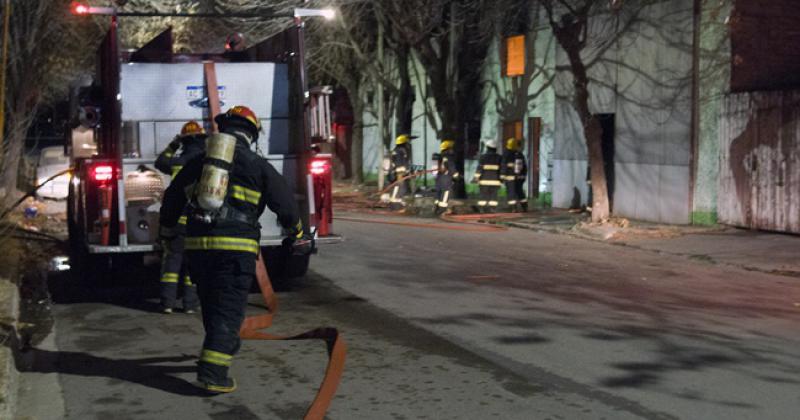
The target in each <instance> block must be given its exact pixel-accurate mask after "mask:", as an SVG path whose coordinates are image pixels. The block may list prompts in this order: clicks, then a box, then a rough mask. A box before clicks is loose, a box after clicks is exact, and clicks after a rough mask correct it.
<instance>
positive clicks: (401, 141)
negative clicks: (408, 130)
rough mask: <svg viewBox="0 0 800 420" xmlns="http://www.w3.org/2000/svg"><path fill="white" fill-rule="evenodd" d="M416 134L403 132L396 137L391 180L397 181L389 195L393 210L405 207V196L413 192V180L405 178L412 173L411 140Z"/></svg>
mask: <svg viewBox="0 0 800 420" xmlns="http://www.w3.org/2000/svg"><path fill="white" fill-rule="evenodd" d="M415 138H416V136H410V135H408V134H401V135H399V136H397V139H395V147H394V150H392V166H391V169H390V175H392V176H393V177H392V178H391V179H390V181H391V182H397V185H395V186H394V188H392V195H391V196H390V197H389V206H390V208H391V209H392V210H400V209H402V208H403V207H405V205H406V203H405V201H404V199H405V197H406V196H407V195H408V194H410V193H411V180H410V179H405V180H403V178H404V177H407V176H408V175H410V174H411V140H412V139H415Z"/></svg>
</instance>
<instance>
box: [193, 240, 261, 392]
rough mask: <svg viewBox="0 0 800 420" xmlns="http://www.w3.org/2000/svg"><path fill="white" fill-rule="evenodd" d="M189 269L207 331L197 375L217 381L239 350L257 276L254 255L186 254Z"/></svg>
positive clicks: (225, 376)
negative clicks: (248, 296)
mask: <svg viewBox="0 0 800 420" xmlns="http://www.w3.org/2000/svg"><path fill="white" fill-rule="evenodd" d="M187 255H188V257H189V270H190V272H191V274H192V279H194V281H195V282H196V283H197V291H198V294H199V295H200V304H201V309H202V313H203V327H204V328H205V331H206V336H205V339H204V340H203V351H202V353H201V355H200V362H199V363H198V364H197V366H198V368H197V376H198V379H200V378H207V379H211V380H212V381H215V382H219V381H222V380H224V379H225V378H227V376H228V368H229V367H230V365H231V362H232V360H233V356H234V355H235V354H236V353H237V352H238V351H239V347H240V346H241V340H240V339H239V329H240V327H241V326H242V321H244V315H245V307H246V305H247V295H248V293H249V292H250V284H251V283H252V282H253V279H254V278H255V273H256V256H255V255H254V254H253V253H250V252H239V251H218V250H208V251H194V250H192V251H188V252H187Z"/></svg>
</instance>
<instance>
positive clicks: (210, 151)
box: [161, 106, 303, 393]
mask: <svg viewBox="0 0 800 420" xmlns="http://www.w3.org/2000/svg"><path fill="white" fill-rule="evenodd" d="M215 121H216V122H217V124H218V125H219V128H220V133H218V134H212V135H210V136H209V140H208V147H207V151H206V153H205V154H204V155H202V156H199V157H197V158H195V159H192V160H191V161H189V162H187V163H186V165H185V166H184V167H183V169H182V170H181V172H180V173H179V174H178V176H177V178H175V180H173V182H172V184H170V186H169V188H168V189H167V191H166V193H165V197H164V206H163V207H162V209H161V226H162V231H161V235H162V236H165V237H170V236H174V229H175V227H176V225H177V223H178V218H179V217H180V215H181V213H182V211H183V209H184V207H185V206H186V205H187V201H188V206H189V209H188V210H187V212H188V221H187V224H186V256H187V258H188V260H189V271H190V273H191V275H192V280H193V281H194V282H195V283H196V284H197V288H198V293H199V295H200V303H201V310H202V314H203V327H204V328H205V333H206V334H205V339H204V341H203V349H202V352H201V355H200V361H199V362H198V363H197V380H198V382H199V386H200V387H202V388H203V389H205V390H207V391H209V392H211V393H224V392H232V391H234V390H235V389H236V381H235V380H234V379H233V378H231V377H229V376H228V369H229V367H230V366H231V363H232V361H233V357H234V355H235V354H236V353H237V352H238V351H239V347H240V344H241V342H240V339H239V328H240V327H241V325H242V321H243V320H244V313H245V305H246V304H247V295H248V292H249V290H250V284H251V283H252V281H253V279H254V278H255V275H256V274H255V272H256V259H257V258H258V252H259V240H260V226H259V224H258V218H259V216H260V215H261V213H262V212H263V211H264V209H265V207H269V209H270V210H271V211H273V212H274V213H275V214H276V215H277V218H278V222H279V223H280V224H281V226H283V228H284V229H285V231H286V232H287V233H288V237H287V239H286V240H285V241H284V242H285V243H286V244H287V245H290V244H292V243H293V242H294V241H295V240H298V239H302V238H303V226H302V222H301V221H300V217H299V214H298V210H297V203H296V202H295V199H294V195H293V193H292V191H291V190H290V188H289V186H288V184H287V182H286V180H285V179H284V178H283V177H282V176H281V174H280V173H278V171H276V170H275V168H274V167H272V165H270V164H269V162H267V160H266V159H264V158H262V157H260V156H258V155H257V154H256V153H255V152H253V151H252V150H251V149H250V147H251V144H253V143H255V141H256V140H257V139H258V135H259V132H260V131H261V124H260V123H259V120H258V118H257V117H256V115H255V114H254V113H253V111H251V110H250V109H249V108H247V107H244V106H235V107H233V108H231V109H229V110H228V111H227V112H225V113H224V114H220V115H218V116H216V118H215Z"/></svg>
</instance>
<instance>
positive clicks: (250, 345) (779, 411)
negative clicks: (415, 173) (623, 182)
mask: <svg viewBox="0 0 800 420" xmlns="http://www.w3.org/2000/svg"><path fill="white" fill-rule="evenodd" d="M378 220H387V219H385V218H378ZM398 220H400V219H392V221H398ZM403 220H405V219H403ZM336 230H337V232H338V233H341V234H344V235H345V236H346V238H347V241H346V242H345V243H343V244H340V245H337V246H331V247H327V248H325V249H323V250H322V251H321V253H320V255H318V256H316V257H315V259H314V260H313V262H312V270H313V271H314V273H312V274H311V275H310V276H309V277H308V278H307V279H305V280H303V281H302V282H300V283H299V284H298V285H297V287H295V288H293V289H292V290H290V291H286V292H282V293H279V298H280V299H281V308H280V312H279V314H278V316H277V318H276V323H275V326H274V327H273V329H272V331H273V332H275V333H290V332H298V331H302V330H305V329H309V328H311V327H316V326H322V325H333V326H336V327H338V328H339V329H340V330H341V331H342V333H343V335H344V337H345V339H346V340H347V343H348V347H349V353H348V360H347V365H346V369H345V375H344V377H343V379H342V384H341V386H340V388H339V392H338V393H337V397H336V399H335V400H334V401H333V404H332V407H331V409H330V411H329V416H328V418H330V419H485V418H498V419H545V418H553V419H558V418H562V419H583V418H586V419H601V418H606V419H628V418H631V419H633V418H648V419H650V418H652V419H662V418H664V419H667V418H686V419H712V418H726V419H738V418H741V419H753V418H758V419H789V418H796V416H797V412H798V411H800V386H798V382H800V377H799V376H798V373H799V372H800V357H798V348H800V339H798V331H800V328H798V326H797V321H798V320H800V308H798V306H797V305H796V303H797V302H800V282H798V280H797V279H791V278H787V277H780V276H771V275H766V274H759V273H752V272H745V271H740V270H737V269H732V268H725V267H721V266H714V265H710V264H704V263H703V262H701V261H691V260H688V259H684V258H679V257H670V256H663V255H658V254H655V253H650V252H646V251H641V250H634V249H630V248H625V247H619V246H610V245H605V244H600V243H595V242H591V241H585V240H580V239H574V238H570V237H566V236H560V235H554V234H546V233H535V232H531V231H525V230H510V231H506V232H496V233H491V232H490V233H486V232H484V233H478V232H465V231H450V230H441V229H424V228H417V227H408V226H399V225H385V224H374V223H356V222H343V221H338V222H336ZM142 275H143V274H142V273H133V272H131V273H130V274H129V276H142ZM58 280H59V279H58V278H55V279H51V282H52V281H58ZM154 302H155V301H154V300H153V299H149V298H147V297H146V296H142V294H141V293H139V290H138V289H136V288H135V286H126V287H117V288H113V289H104V290H103V291H101V293H99V294H97V295H96V296H94V297H93V298H92V299H88V300H87V301H85V302H82V303H69V304H66V303H65V304H56V305H54V306H53V308H52V314H53V317H54V319H55V327H54V329H53V332H52V333H51V334H50V335H49V336H47V338H46V339H45V340H44V341H43V342H41V343H39V344H36V346H35V347H34V348H33V349H31V350H29V351H27V352H26V353H25V354H23V355H22V357H21V360H20V361H18V367H20V368H21V370H22V371H23V374H22V375H23V376H22V385H23V389H22V397H21V401H20V410H19V412H18V414H19V418H35V419H46V418H70V419H93V418H97V419H106V418H114V419H156V418H169V419H193V420H194V419H206V418H209V419H214V420H218V419H298V418H301V417H302V414H303V412H304V410H305V408H306V406H307V404H308V402H309V401H310V400H311V398H312V397H313V395H314V393H315V389H316V386H317V385H318V382H319V380H320V379H321V377H322V373H323V370H324V366H325V350H324V346H323V345H322V344H320V343H318V342H246V343H245V344H244V346H243V349H242V352H241V353H240V356H239V357H237V359H236V361H235V362H234V367H233V375H234V376H236V377H237V379H238V381H239V384H240V390H238V391H237V392H236V393H234V394H231V395H221V396H216V397H207V396H201V395H198V393H197V392H196V391H195V390H194V388H192V387H191V385H190V382H191V381H192V380H193V376H194V375H193V373H192V368H193V363H194V361H195V360H196V359H195V355H196V354H197V352H198V350H199V345H200V341H201V339H202V326H201V324H200V320H199V317H198V316H193V315H186V314H173V315H170V316H165V315H161V314H158V313H155V312H153V311H152V310H153V309H154ZM251 302H252V305H251V307H250V308H249V310H250V311H251V312H253V313H255V312H257V311H259V310H260V307H259V302H258V296H257V295H253V296H252V299H251Z"/></svg>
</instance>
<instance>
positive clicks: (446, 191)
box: [434, 140, 461, 214]
mask: <svg viewBox="0 0 800 420" xmlns="http://www.w3.org/2000/svg"><path fill="white" fill-rule="evenodd" d="M455 145H456V142H455V141H453V140H442V144H441V145H440V146H439V159H438V160H439V163H438V166H437V170H436V201H435V202H434V204H435V206H436V208H435V209H434V212H435V213H436V214H442V213H444V212H446V211H447V209H448V207H449V206H450V199H451V198H452V196H453V193H454V191H453V188H454V186H455V182H456V180H458V178H459V177H460V176H461V175H460V174H459V173H458V168H457V167H456V154H455Z"/></svg>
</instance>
